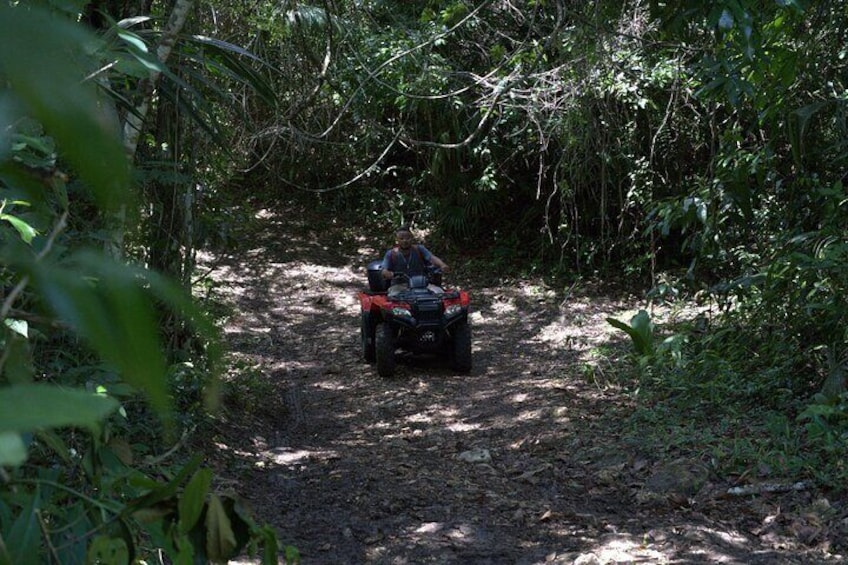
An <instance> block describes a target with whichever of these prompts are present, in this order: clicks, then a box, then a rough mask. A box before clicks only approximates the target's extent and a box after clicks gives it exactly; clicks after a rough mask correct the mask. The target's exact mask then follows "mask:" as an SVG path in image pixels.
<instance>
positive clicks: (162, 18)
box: [0, 0, 848, 562]
mask: <svg viewBox="0 0 848 565" xmlns="http://www.w3.org/2000/svg"><path fill="white" fill-rule="evenodd" d="M27 4H28V5H27V6H21V5H19V4H15V5H12V6H9V5H5V4H4V5H3V6H2V7H0V126H2V130H0V288H2V293H0V298H2V310H0V317H2V319H3V322H4V326H3V328H2V329H3V334H2V336H0V340H2V345H3V352H2V354H0V385H2V388H0V415H2V418H0V465H2V466H3V467H2V469H3V470H2V476H0V479H2V485H0V535H2V537H0V541H3V540H5V542H4V543H5V545H4V544H2V543H0V562H2V560H3V558H5V557H6V554H4V552H8V551H22V550H19V549H16V548H27V551H29V550H30V549H32V550H33V551H34V552H33V553H32V555H34V556H38V555H45V554H46V552H51V553H54V554H55V553H56V552H63V553H60V554H58V557H56V555H54V558H56V559H59V560H60V561H62V562H80V561H84V559H85V555H86V553H88V555H89V559H91V556H92V555H94V554H96V555H101V553H100V552H106V553H108V552H112V553H111V555H113V556H115V555H118V557H116V558H115V560H114V562H122V558H121V557H120V556H122V555H124V552H128V554H129V555H134V554H135V553H136V551H143V550H144V548H145V547H148V546H150V547H152V546H162V547H166V548H168V550H169V551H170V552H171V554H172V555H174V556H179V558H181V559H188V558H189V557H188V556H189V555H190V554H192V553H193V554H194V556H195V557H198V556H203V555H205V557H207V558H210V559H214V558H215V557H221V556H222V555H224V554H225V553H226V552H227V551H233V550H235V549H237V548H239V547H240V546H241V545H243V544H244V543H247V542H248V541H252V542H258V541H261V540H264V541H265V543H266V549H268V551H269V554H268V557H267V558H268V559H269V560H270V559H271V557H270V555H271V553H273V552H274V551H275V544H276V540H275V539H274V537H273V534H272V533H270V532H268V531H267V530H263V529H262V528H259V527H257V526H255V525H250V524H248V523H249V519H248V518H246V517H245V516H243V513H241V510H240V509H238V508H237V507H236V506H237V505H235V503H234V502H232V501H229V500H222V498H221V497H219V496H218V495H216V494H215V493H214V489H212V488H211V486H210V484H211V482H210V481H211V478H210V475H209V473H208V471H207V470H205V469H201V468H198V466H197V463H196V462H191V461H179V462H173V463H172V462H159V463H157V464H156V465H151V466H150V467H149V468H145V465H141V464H139V463H138V461H139V460H141V459H142V458H145V460H151V461H157V458H156V457H155V456H154V454H155V453H157V452H160V451H162V446H163V445H164V443H165V442H167V441H173V440H174V438H175V436H178V435H180V434H181V433H183V431H184V430H186V429H189V428H190V427H191V426H193V425H202V421H203V418H204V417H205V416H203V413H204V398H205V397H212V396H214V394H209V393H210V391H212V392H213V393H214V388H215V387H214V378H213V377H212V376H211V375H214V373H215V370H216V364H217V362H216V361H215V359H216V357H215V355H214V350H215V347H214V334H213V332H212V331H211V330H210V329H209V328H208V323H206V322H204V321H203V317H202V316H201V315H200V314H199V313H198V311H197V310H198V309H197V307H196V305H194V304H192V301H191V300H190V298H188V296H187V295H188V294H190V291H191V289H190V286H191V280H192V274H193V272H194V260H195V252H196V251H197V249H198V248H200V247H208V248H212V249H215V250H218V251H223V250H226V249H227V247H228V245H230V243H231V240H230V238H231V234H232V231H233V230H234V229H235V228H236V227H237V225H238V223H239V221H240V220H239V218H240V214H243V213H246V212H249V208H250V206H252V205H253V204H254V203H255V202H258V203H260V204H262V205H273V204H275V203H286V202H292V201H300V202H304V201H306V202H309V203H310V204H311V205H317V206H318V207H320V208H321V209H322V210H323V211H324V212H325V213H326V214H327V215H328V216H329V215H333V216H334V217H336V218H337V219H339V220H342V221H346V222H350V223H355V224H358V225H359V226H360V227H361V229H368V228H370V227H373V226H385V225H386V224H387V223H397V222H399V221H401V220H403V221H407V222H413V223H414V224H415V226H416V227H418V228H423V229H426V230H428V231H429V233H430V237H431V238H432V239H434V240H436V241H437V242H438V243H439V245H440V247H444V248H446V251H447V253H449V254H456V255H460V254H462V255H464V256H465V258H466V259H467V260H468V261H470V262H472V263H473V264H477V265H486V266H487V267H486V268H487V269H488V268H492V267H491V266H492V265H493V266H494V268H495V269H496V270H497V271H498V272H497V273H494V274H496V275H501V274H503V273H504V272H506V273H511V274H513V273H520V274H522V275H524V274H530V273H535V274H539V275H542V276H546V277H549V278H550V279H551V280H552V281H555V282H557V283H558V284H563V285H567V284H569V283H570V281H571V280H572V279H573V278H574V277H576V276H584V275H598V276H604V277H608V278H613V279H616V280H626V281H629V282H630V283H631V284H633V285H637V286H639V287H643V286H644V287H651V288H652V290H651V292H650V293H649V299H650V300H651V301H653V302H654V303H656V302H658V301H663V302H673V301H675V300H679V299H685V300H695V301H697V303H698V304H699V305H701V306H702V307H703V312H702V314H701V315H700V316H699V317H698V318H696V319H695V320H694V321H692V322H691V323H687V324H684V325H682V326H681V327H676V328H655V327H654V326H653V324H652V322H651V319H650V314H649V312H647V311H646V312H644V313H640V315H639V316H638V317H637V318H635V319H634V320H633V321H632V322H630V321H619V320H613V321H611V323H612V324H613V325H614V326H615V327H617V328H619V329H622V330H623V331H625V332H626V333H627V334H628V335H629V336H630V337H631V338H632V340H633V343H634V345H635V346H636V347H635V358H636V359H637V360H638V363H637V368H638V371H637V373H638V374H637V376H636V377H635V379H636V381H635V382H637V384H638V386H639V390H640V395H641V396H640V397H639V398H640V401H641V406H642V410H641V411H639V412H638V414H637V420H635V421H634V423H635V424H638V425H640V426H642V428H640V429H642V430H644V429H656V430H661V429H663V428H664V427H666V426H668V425H670V423H672V422H674V421H676V420H678V419H680V418H682V417H683V415H686V416H688V417H690V418H691V419H690V420H689V421H688V422H686V424H687V425H686V426H684V427H683V428H682V429H684V430H690V431H691V434H695V435H696V437H695V438H694V439H695V440H696V441H694V442H693V441H692V440H693V437H692V435H685V434H684V435H682V436H681V441H680V442H679V444H677V443H676V444H673V445H672V449H684V448H685V447H684V446H685V444H686V443H687V441H688V443H690V444H692V443H696V444H697V445H700V446H703V449H704V450H705V451H708V452H709V453H708V455H710V456H711V457H713V458H715V459H716V460H719V461H721V462H722V464H724V465H727V467H728V468H729V469H732V470H733V471H738V472H744V471H745V468H746V466H750V465H751V464H752V461H767V462H768V464H769V465H770V466H771V467H772V468H773V469H774V473H775V474H778V473H779V474H781V475H792V476H796V475H797V476H805V477H812V478H815V479H817V480H819V481H821V482H823V483H827V484H832V485H839V484H840V481H841V480H844V478H845V476H846V469H845V468H844V464H843V463H842V462H841V460H840V454H841V453H844V449H845V447H846V441H848V395H846V380H845V379H846V376H845V370H846V363H848V347H846V345H848V335H846V330H845V328H846V322H848V305H846V303H845V301H844V299H843V297H844V295H845V292H846V290H848V266H846V265H848V262H846V259H848V257H846V255H848V244H846V242H845V233H846V229H848V226H846V224H845V222H846V220H845V218H846V214H845V207H846V203H848V194H846V190H845V182H846V178H845V170H846V164H848V120H847V119H846V118H848V85H846V84H845V77H846V72H845V71H846V60H848V48H846V46H845V43H844V37H845V36H846V34H848V3H846V2H845V1H844V0H828V1H825V2H815V3H813V2H806V1H802V0H779V1H757V0H719V1H706V0H698V1H694V2H687V3H685V4H686V7H685V9H682V8H681V7H680V5H679V3H674V2H659V1H652V2H649V3H644V2H635V1H634V2H613V1H606V0H605V1H600V2H588V3H587V2H583V3H577V2H565V1H548V0H532V1H528V2H526V3H519V4H516V3H508V2H491V1H462V0H416V1H409V2H403V3H396V2H388V1H385V0H369V1H364V2H348V1H343V0H342V1H336V2H328V3H320V4H319V3H316V4H308V3H293V2H292V3H289V2H281V3H259V4H255V5H251V6H249V7H247V6H244V5H241V4H238V3H221V5H220V6H216V7H214V8H213V9H211V10H206V9H204V10H196V11H195V10H189V12H188V14H189V17H188V20H187V23H186V24H185V26H184V27H180V29H178V30H175V34H174V35H173V36H170V35H169V27H168V25H166V24H165V22H167V21H169V18H172V17H173V16H174V14H175V13H177V12H178V11H179V10H178V9H177V8H180V7H181V6H188V7H189V8H190V5H191V3H190V2H177V3H175V5H174V6H171V5H170V4H168V5H167V6H166V5H164V4H165V3H160V2H150V3H148V4H149V7H150V10H151V13H145V14H139V13H132V12H128V10H130V9H131V8H130V7H129V6H128V5H127V3H122V2H113V1H103V2H92V3H86V2H75V1H72V0H67V1H52V2H31V3H27ZM39 6H40V8H39ZM171 21H172V20H171ZM216 38H221V39H216ZM224 40H226V41H224ZM163 44H167V45H172V46H173V48H174V50H173V54H172V55H171V57H170V59H169V60H168V61H167V62H163V61H162V60H160V58H159V57H160V55H159V54H157V48H158V47H161V46H162V45H163ZM160 75H161V76H160ZM57 93H61V95H58V94H57ZM145 118H146V119H145ZM135 119H139V120H141V122H142V124H143V125H142V129H141V130H140V133H141V136H140V138H139V142H138V144H137V145H135V144H128V143H127V140H128V137H130V136H129V135H128V131H131V130H132V128H130V129H127V124H129V123H132V122H133V121H134V120H135ZM122 129H123V139H122V140H121V131H122ZM121 141H123V146H122V144H121ZM128 145H132V150H129V149H128ZM468 241H473V242H474V246H473V247H471V248H469V246H468V245H465V246H462V247H461V245H462V244H463V243H464V242H468ZM104 250H105V252H104ZM130 265H132V266H130ZM163 275H164V276H163ZM628 322H630V324H629V325H628ZM659 335H661V338H662V339H660V337H658V336H659ZM48 385H49V386H48ZM21 398H26V399H28V402H29V403H34V404H35V405H36V406H40V407H41V409H40V412H39V411H33V410H30V409H28V408H27V406H29V405H30V404H27V403H23V402H20V399H21ZM142 399H144V400H143V401H142ZM173 405H177V406H179V407H180V408H181V410H180V411H179V413H180V414H182V415H184V414H189V416H188V417H187V418H184V420H185V421H183V420H180V419H175V418H173V417H172V414H173V411H172V407H173ZM63 407H64V408H63ZM753 407H756V409H755V410H754V409H752V408H753ZM151 408H152V409H151ZM34 413H35V414H39V418H40V419H39V418H36V419H35V420H33V419H32V416H33V414H34ZM177 420H179V421H177ZM644 426H653V428H650V427H649V428H645V427H644ZM83 431H85V433H82V432H83ZM151 433H153V435H154V436H155V437H156V438H157V443H156V445H145V444H144V442H143V441H141V440H140V439H139V438H141V437H149V436H150V434H151ZM657 433H659V432H657ZM681 433H684V432H681ZM686 433H689V432H686ZM644 435H645V436H647V437H650V435H651V434H648V433H646V434H644ZM657 437H658V438H659V437H660V436H659V435H658V436H657ZM684 438H685V441H684ZM739 438H744V441H741V440H740V439H739ZM759 439H762V441H758V440H759ZM657 442H658V445H660V444H661V443H662V442H661V440H660V439H657ZM734 442H735V443H734ZM741 444H744V445H741ZM758 446H759V447H758ZM153 476H158V477H160V478H157V479H153V478H151V477H153ZM161 477H164V479H162V478H161ZM163 506H168V507H169V508H170V509H171V511H169V512H160V509H161V508H162V507H163ZM175 507H177V508H178V511H177V512H174V511H173V508H175ZM36 508H38V509H39V511H38V512H35V510H34V509H36ZM145 512H146V515H145ZM151 512H152V513H153V514H151ZM157 512H160V513H158V514H157ZM142 516H144V517H146V518H148V519H141V517H142ZM201 516H203V519H202V520H201V519H200V518H201ZM225 518H226V519H225ZM63 523H67V524H73V531H71V529H63V527H62V526H61V525H60V524H63ZM231 523H232V524H236V523H239V524H242V523H243V524H244V528H241V529H240V528H238V527H235V526H232V527H231V526H230V525H229V524H231ZM201 526H202V527H201ZM204 528H205V529H204ZM228 528H229V529H228ZM201 530H203V533H200V532H201ZM196 535H197V536H201V537H202V536H203V535H206V536H207V537H206V542H207V543H206V545H204V543H201V542H197V543H195V542H196V540H197V538H194V537H193V536H196ZM10 540H17V541H16V542H15V544H14V545H13V544H12V543H11V542H10ZM210 540H211V541H210ZM145 544H148V546H145ZM209 544H211V545H209ZM201 547H202V548H204V549H200V548H201ZM10 548H12V549H10ZM37 548H40V551H41V553H40V554H39V553H38V551H36V549H37ZM210 548H211V549H210ZM216 551H217V552H218V553H215V552H216ZM204 552H206V553H204ZM9 555H10V556H11V557H16V556H17V555H18V554H14V555H12V554H9ZM66 557H67V559H66ZM33 559H36V560H38V557H34V558H33ZM13 560H14V559H13ZM123 560H124V561H125V559H123Z"/></svg>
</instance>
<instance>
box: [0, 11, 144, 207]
mask: <svg viewBox="0 0 848 565" xmlns="http://www.w3.org/2000/svg"><path fill="white" fill-rule="evenodd" d="M94 42H95V38H94V36H93V35H91V34H89V33H88V32H86V31H85V30H84V28H83V27H82V26H80V25H78V24H76V23H75V22H73V21H72V20H70V19H66V18H64V17H61V16H59V15H56V14H51V13H49V12H48V11H46V10H41V9H39V8H37V7H35V6H32V5H31V3H17V4H14V5H12V4H10V3H8V2H2V3H0V77H2V80H3V82H4V84H5V85H8V87H10V88H11V92H12V93H13V95H14V97H15V99H16V101H17V103H18V104H21V105H22V106H23V107H24V108H26V110H27V112H28V113H30V114H31V115H32V116H34V117H35V118H37V119H38V120H39V121H40V122H41V123H42V124H44V127H45V129H46V130H47V132H48V133H49V134H50V135H52V136H53V137H54V138H55V139H56V140H57V142H58V145H59V147H60V149H61V151H62V153H63V154H64V156H65V157H66V158H67V159H68V161H70V162H71V163H72V164H73V165H74V167H75V169H76V170H77V171H78V172H79V174H80V176H81V177H82V178H83V179H84V180H85V181H86V183H87V184H89V185H90V187H91V188H92V189H93V191H94V194H95V196H96V197H97V200H98V202H99V203H100V204H101V205H103V206H106V205H117V204H120V203H121V202H123V201H124V199H125V194H126V191H127V188H128V183H129V167H128V163H127V159H126V157H125V154H124V149H123V146H122V144H121V140H120V130H119V128H118V127H117V124H115V123H112V122H110V120H109V119H107V117H106V116H107V115H108V114H107V113H106V112H104V111H103V110H102V109H101V107H100V106H99V103H100V101H99V100H98V96H97V92H96V89H95V85H94V83H93V81H87V80H86V76H87V75H89V74H90V73H91V71H92V70H93V68H85V67H84V66H83V63H84V62H85V61H86V54H85V52H84V50H85V49H86V48H87V47H88V46H90V45H91V44H93V43H94ZM0 118H2V119H3V122H2V123H0V130H5V129H6V128H7V127H8V126H9V125H10V124H9V123H6V120H7V119H10V118H13V117H12V116H8V115H6V116H4V115H2V114H0Z"/></svg>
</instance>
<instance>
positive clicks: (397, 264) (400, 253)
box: [383, 226, 450, 296]
mask: <svg viewBox="0 0 848 565" xmlns="http://www.w3.org/2000/svg"><path fill="white" fill-rule="evenodd" d="M395 240H396V241H397V247H393V248H392V249H389V250H388V251H386V254H385V256H383V278H384V279H386V280H392V279H395V281H393V284H392V285H391V286H390V287H389V296H394V295H396V294H398V293H400V292H403V291H404V290H406V289H407V288H409V285H408V284H407V282H408V280H409V278H410V277H414V276H421V275H424V274H425V272H426V270H427V265H428V264H432V265H435V266H436V267H438V268H439V269H441V271H442V272H443V273H448V272H450V267H448V265H447V263H445V262H444V261H442V260H441V259H439V258H438V257H436V256H435V255H433V254H432V253H430V251H429V250H428V249H427V248H426V247H424V246H423V245H417V244H414V243H413V238H412V232H411V231H410V229H409V226H401V227H399V228H398V229H397V231H396V232H395ZM398 275H406V276H405V277H403V278H405V279H406V280H402V278H401V277H398ZM428 288H429V289H430V290H432V291H433V292H435V293H439V292H441V290H442V289H441V288H439V287H438V286H436V285H434V284H430V285H429V286H428Z"/></svg>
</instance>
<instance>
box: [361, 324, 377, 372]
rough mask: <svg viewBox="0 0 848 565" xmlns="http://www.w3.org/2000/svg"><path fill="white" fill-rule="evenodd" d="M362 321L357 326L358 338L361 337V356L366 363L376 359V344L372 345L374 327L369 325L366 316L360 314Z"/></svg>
mask: <svg viewBox="0 0 848 565" xmlns="http://www.w3.org/2000/svg"><path fill="white" fill-rule="evenodd" d="M361 318H362V322H361V324H360V326H359V332H360V338H361V339H362V358H363V359H365V361H367V362H368V363H373V362H374V361H375V360H376V359H377V352H376V346H375V345H374V329H373V328H372V327H371V322H369V320H368V317H367V316H366V315H365V314H362V316H361Z"/></svg>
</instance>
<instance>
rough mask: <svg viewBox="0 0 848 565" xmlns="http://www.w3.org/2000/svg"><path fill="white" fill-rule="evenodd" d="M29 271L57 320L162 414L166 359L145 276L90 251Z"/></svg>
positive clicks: (165, 403)
mask: <svg viewBox="0 0 848 565" xmlns="http://www.w3.org/2000/svg"><path fill="white" fill-rule="evenodd" d="M30 269H31V271H30V272H31V275H32V278H33V283H34V284H35V286H36V288H37V289H38V290H39V291H40V294H41V295H42V297H43V298H44V300H45V301H46V302H47V304H48V305H49V306H50V308H51V309H52V310H53V311H54V312H55V313H56V314H57V315H58V317H59V318H61V319H63V320H64V321H65V322H67V323H69V324H70V325H71V326H72V327H73V328H74V329H75V330H76V331H77V332H78V333H79V334H80V335H81V336H82V337H83V338H85V339H86V341H87V342H88V343H89V345H90V346H91V347H92V348H93V349H94V350H95V351H97V353H98V354H99V355H100V356H101V357H102V358H103V359H104V360H105V361H107V362H109V363H111V364H112V365H114V366H115V368H116V369H117V370H118V372H119V373H120V375H121V377H122V378H123V379H124V380H126V381H127V382H128V383H130V384H131V385H133V386H135V387H137V388H139V389H141V390H144V391H145V392H146V393H147V395H148V397H149V398H150V400H151V402H152V404H153V406H154V407H155V408H156V409H158V410H159V411H160V412H161V413H163V414H165V413H167V412H168V410H169V406H170V400H169V395H168V390H167V384H166V382H165V374H166V373H165V360H164V358H163V354H162V347H161V343H160V339H159V332H158V324H157V320H156V315H155V312H154V310H153V306H152V297H151V296H150V294H149V293H148V292H147V291H146V290H145V288H144V284H145V278H144V275H145V274H144V271H142V270H141V269H136V268H132V267H129V266H126V265H122V264H119V263H115V262H113V261H111V260H109V259H107V258H105V257H102V256H99V255H97V254H95V253H92V252H83V253H79V254H77V255H75V256H74V257H73V258H72V259H71V261H69V262H68V263H67V264H64V265H49V264H45V263H43V262H42V263H35V264H32V265H30Z"/></svg>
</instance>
